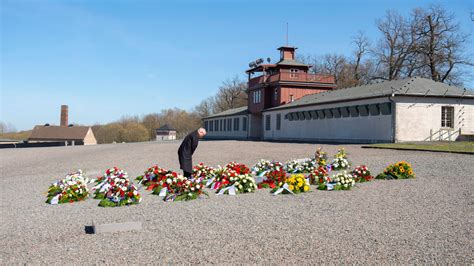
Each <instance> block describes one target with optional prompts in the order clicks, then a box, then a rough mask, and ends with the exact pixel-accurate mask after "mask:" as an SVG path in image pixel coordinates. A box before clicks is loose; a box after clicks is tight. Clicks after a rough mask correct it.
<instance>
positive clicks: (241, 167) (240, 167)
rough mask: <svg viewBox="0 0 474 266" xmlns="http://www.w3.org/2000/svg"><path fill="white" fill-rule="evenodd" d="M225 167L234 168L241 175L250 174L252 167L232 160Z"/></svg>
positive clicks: (227, 168)
mask: <svg viewBox="0 0 474 266" xmlns="http://www.w3.org/2000/svg"><path fill="white" fill-rule="evenodd" d="M225 168H226V170H233V171H235V172H236V173H237V174H239V175H246V174H250V169H249V168H248V167H247V166H246V165H245V164H243V163H236V162H230V163H228V164H227V165H226V166H225Z"/></svg>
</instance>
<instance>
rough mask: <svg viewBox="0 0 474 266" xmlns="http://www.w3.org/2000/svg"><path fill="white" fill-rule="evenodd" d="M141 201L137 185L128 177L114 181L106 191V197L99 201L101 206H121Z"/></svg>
mask: <svg viewBox="0 0 474 266" xmlns="http://www.w3.org/2000/svg"><path fill="white" fill-rule="evenodd" d="M140 201H141V196H140V193H138V189H137V187H136V186H135V185H134V184H132V183H131V182H130V180H128V179H117V181H115V182H112V183H111V186H110V188H109V189H108V191H107V192H106V193H105V197H104V198H103V199H102V200H101V201H100V202H99V206H100V207H119V206H125V205H133V204H138V203H139V202H140Z"/></svg>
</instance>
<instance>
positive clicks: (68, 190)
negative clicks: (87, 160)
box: [46, 169, 90, 205]
mask: <svg viewBox="0 0 474 266" xmlns="http://www.w3.org/2000/svg"><path fill="white" fill-rule="evenodd" d="M89 182H90V180H89V179H88V178H87V177H85V176H84V175H83V173H82V170H80V169H79V170H77V171H76V172H73V173H70V174H67V175H66V176H65V177H64V178H63V179H61V180H58V181H56V182H54V183H53V184H51V186H50V187H49V189H48V199H47V200H46V203H49V204H52V205H56V204H63V203H72V202H75V201H82V200H85V199H86V198H87V196H88V195H89V190H88V189H87V183H89Z"/></svg>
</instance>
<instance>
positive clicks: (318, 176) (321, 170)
mask: <svg viewBox="0 0 474 266" xmlns="http://www.w3.org/2000/svg"><path fill="white" fill-rule="evenodd" d="M308 178H309V182H310V184H312V185H319V184H323V183H330V182H331V178H329V176H328V170H327V168H326V167H325V166H319V167H318V168H317V169H314V170H313V171H312V172H311V173H310V174H309V176H308Z"/></svg>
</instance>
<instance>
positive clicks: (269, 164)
mask: <svg viewBox="0 0 474 266" xmlns="http://www.w3.org/2000/svg"><path fill="white" fill-rule="evenodd" d="M280 169H283V164H282V163H280V162H277V161H268V160H263V159H261V160H260V161H258V162H257V163H256V164H255V165H254V166H253V167H252V172H253V173H255V174H256V175H257V176H260V177H261V176H264V175H266V173H268V172H271V171H274V170H280Z"/></svg>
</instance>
